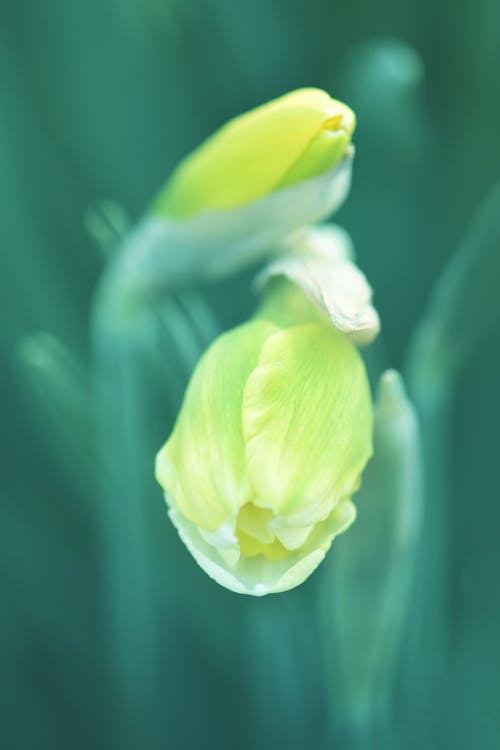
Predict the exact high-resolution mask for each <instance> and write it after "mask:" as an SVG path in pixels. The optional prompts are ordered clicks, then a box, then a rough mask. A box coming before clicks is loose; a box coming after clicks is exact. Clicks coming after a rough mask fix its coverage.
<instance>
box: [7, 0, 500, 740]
mask: <svg viewBox="0 0 500 750" xmlns="http://www.w3.org/2000/svg"><path fill="white" fill-rule="evenodd" d="M499 33H500V5H499V4H498V2H496V0H474V2H473V0H462V1H461V2H460V3H459V4H457V3H452V2H446V1H444V0H441V2H437V3H436V2H430V1H428V0H424V1H423V2H420V3H409V2H395V1H394V0H385V1H384V2H378V3H369V2H366V1H363V0H357V1H356V2H351V3H340V2H326V1H325V0H311V1H310V2H309V3H307V4H306V3H302V2H300V3H299V2H297V1H296V0H287V1H286V2H285V0H254V1H253V2H251V3H250V2H248V3H242V2H238V1H235V0H207V2H202V1H201V0H200V1H199V2H195V0H187V1H186V2H181V0H176V1H175V2H173V1H172V2H166V1H165V0H142V1H140V0H99V1H96V0H87V1H86V2H83V1H81V2H78V1H77V0H51V2H41V1H39V0H33V1H32V2H30V3H18V2H14V0H11V1H9V0H2V2H1V4H0V96H1V102H2V104H1V111H2V114H1V118H0V242H1V262H2V267H1V276H0V284H1V297H0V304H1V315H0V336H1V339H0V344H1V354H2V368H1V372H0V378H1V393H2V406H1V427H2V457H3V462H2V476H1V485H0V492H1V495H0V498H1V499H0V587H1V588H0V591H1V615H0V660H1V667H0V691H1V695H0V706H1V708H0V712H1V714H2V716H1V721H0V744H1V746H2V747H5V748H9V750H10V748H22V749H23V750H24V749H25V748H37V749H38V748H50V749H51V750H54V749H56V748H57V749H59V748H67V747H71V748H90V747H95V748H100V747H107V748H110V747H112V748H120V750H121V749H122V748H139V747H141V748H198V747H210V748H211V747H213V748H221V749H222V748H235V747H238V748H262V750H266V749H267V748H271V747H274V746H275V745H276V744H279V745H281V746H283V747H288V748H304V747H308V748H311V750H312V749H313V748H318V750H319V749H320V748H329V747H337V748H344V747H346V748H347V747H350V746H351V745H350V743H351V742H352V739H351V738H349V737H346V736H344V734H343V729H342V727H341V726H339V722H337V721H336V706H337V702H339V703H340V700H339V699H338V696H336V695H335V691H333V694H331V693H329V691H328V672H329V671H330V670H333V671H334V670H335V663H333V664H332V663H330V662H328V664H326V662H325V657H324V651H323V647H322V645H321V643H322V641H321V638H322V637H324V634H323V636H321V635H320V626H319V625H318V618H317V615H316V610H315V606H316V605H315V601H316V594H317V590H318V586H319V585H320V584H319V582H320V579H321V576H322V575H324V573H323V571H322V569H320V570H319V571H318V572H317V573H316V574H314V575H313V576H312V578H311V579H310V580H309V581H308V582H307V583H306V584H304V585H303V586H302V587H300V588H299V589H297V590H295V591H292V592H289V593H287V594H283V595H280V596H274V597H269V598H267V599H265V600H257V599H256V600H253V599H246V598H242V597H238V596H237V595H235V594H232V593H230V592H228V591H225V590H223V589H221V588H219V587H217V586H216V585H215V584H213V583H212V582H211V581H210V580H209V579H208V578H207V577H206V576H205V575H204V574H203V573H202V572H201V571H200V570H199V569H198V568H197V566H196V565H195V563H194V562H193V560H192V559H191V558H190V556H189V555H188V553H187V552H186V551H185V549H184V548H183V547H182V545H181V543H180V542H179V540H178V539H177V536H176V534H175V532H174V530H173V529H172V528H171V526H170V523H169V521H168V519H167V518H166V515H165V512H164V507H163V502H162V497H161V492H160V490H159V488H158V487H156V485H155V483H154V480H153V478H152V476H151V465H152V460H153V456H154V452H155V450H156V448H157V447H159V446H160V445H161V443H162V441H163V440H164V439H165V437H166V436H167V434H168V431H169V429H170V428H171V425H172V421H173V418H174V414H175V408H172V406H170V407H169V406H168V405H167V403H166V400H165V399H164V400H161V399H159V400H158V403H156V402H155V403H153V404H151V403H149V406H148V409H149V411H150V412H152V416H151V414H150V415H149V417H150V421H149V424H150V425H151V429H150V430H148V433H147V439H146V440H145V442H142V443H141V444H140V445H139V446H137V445H136V446H131V447H130V449H129V453H128V454H125V453H124V454H123V456H121V455H120V456H119V457H118V462H119V463H120V461H121V462H122V464H123V467H127V466H130V465H131V464H133V465H134V467H135V470H136V474H137V475H138V476H139V477H140V482H139V484H138V488H139V489H138V490H137V492H135V494H134V493H132V494H133V496H134V497H135V499H136V502H137V505H138V508H139V511H138V514H139V516H140V519H141V520H140V523H137V524H134V523H133V522H132V523H130V524H129V525H127V524H126V523H122V522H121V520H120V489H119V488H118V487H117V490H116V493H114V497H113V501H112V504H111V505H110V508H111V511H112V512H105V513H103V509H102V507H101V505H100V496H99V492H98V490H97V486H98V484H99V474H100V473H101V471H102V470H101V469H100V468H99V466H98V463H97V458H96V451H95V436H94V433H93V431H92V424H90V422H91V415H90V412H91V409H90V397H89V400H88V401H85V398H83V400H82V396H81V393H82V391H81V390H78V392H76V391H75V390H74V389H73V386H68V381H67V379H66V375H64V374H63V375H61V376H60V377H59V376H58V374H57V372H55V371H54V368H53V367H52V366H47V367H46V366H45V365H44V362H43V361H40V359H39V358H38V359H37V357H39V356H40V355H39V350H37V352H38V354H37V355H36V357H35V359H33V356H34V355H30V356H28V357H26V346H27V343H26V341H27V340H26V338H25V337H27V336H30V335H32V334H33V333H34V332H37V331H46V332H48V333H50V334H51V335H53V336H55V337H56V338H57V339H58V340H59V341H60V342H62V345H63V346H64V347H67V350H69V353H70V354H71V356H74V357H75V358H76V363H75V362H73V360H71V361H72V364H71V367H72V368H73V367H74V368H76V370H78V373H77V377H78V378H80V377H81V380H82V383H83V387H84V388H86V387H87V386H88V383H87V382H86V378H87V376H86V374H85V373H86V371H87V369H88V366H89V363H90V360H91V352H90V349H91V347H90V338H89V315H90V306H91V299H92V293H93V290H94V289H95V286H96V282H97V279H98V277H99V274H100V273H101V270H102V268H103V265H104V253H103V251H102V248H101V247H99V243H98V242H96V238H95V224H92V219H90V220H89V214H88V211H89V209H90V208H91V207H92V206H95V205H96V204H97V203H98V202H99V201H101V200H103V199H105V200H110V201H113V202H116V203H117V204H118V205H119V206H121V207H122V208H123V210H124V212H125V215H126V216H128V217H129V220H130V221H131V222H133V221H135V220H136V219H137V218H138V217H139V216H140V215H141V213H142V212H143V211H144V210H145V209H146V208H147V206H148V205H149V203H150V201H151V199H152V197H153V196H154V194H155V192H156V191H157V190H158V189H159V187H160V186H161V184H162V183H163V181H164V180H165V178H166V177H167V175H168V173H169V172H170V170H171V169H172V167H173V166H174V165H175V164H176V163H177V162H178V160H179V159H180V158H182V157H183V156H184V155H185V154H187V153H188V152H189V151H190V150H191V149H192V148H193V147H194V146H196V145H197V144H198V143H199V142H200V141H201V140H202V139H203V138H205V137H206V136H207V135H209V134H210V133H211V132H212V131H213V130H214V129H215V128H216V127H218V126H219V125H221V124H222V123H223V122H224V121H225V120H226V119H227V118H229V117H230V116H233V115H235V114H237V113H239V112H241V111H244V110H245V109H248V108H249V107H252V106H254V105H257V104H260V103H261V102H263V101H265V100H267V99H270V98H272V97H274V96H277V95H279V94H281V93H284V92H285V91H287V90H290V89H293V88H296V87H299V86H304V85H314V86H320V87H323V88H325V89H327V90H328V91H329V92H330V93H332V94H333V95H334V96H336V97H338V98H341V99H343V100H345V101H346V102H347V103H349V104H350V105H351V106H352V107H353V108H354V109H355V110H356V112H357V115H358V129H357V132H356V137H355V143H356V147H357V155H356V160H355V169H354V176H353V188H352V191H351V195H350V197H349V199H348V201H347V203H346V204H345V206H344V207H343V208H342V209H341V211H340V213H339V214H338V216H337V217H336V221H338V222H339V223H341V224H343V225H344V226H345V227H346V228H347V229H348V230H349V231H350V232H351V234H352V236H353V239H354V242H355V246H356V249H357V254H358V259H359V262H360V265H361V267H362V268H363V269H364V270H365V272H366V274H367V276H368V278H369V279H370V282H371V283H372V285H373V287H374V289H375V301H376V305H377V308H378V310H379V312H380V315H381V319H382V325H383V337H382V340H381V343H380V344H378V345H377V348H376V350H375V354H373V355H372V357H373V360H374V361H377V364H376V365H375V364H372V365H371V367H372V370H373V372H374V373H376V372H377V371H378V369H380V367H387V366H394V367H397V368H403V369H404V366H405V365H404V363H405V353H406V351H407V346H408V343H409V341H410V338H411V335H412V331H413V329H414V327H415V325H416V324H417V323H418V321H419V319H420V318H421V316H422V315H423V314H424V311H425V310H426V305H427V302H428V300H429V298H430V295H431V291H432V289H433V286H434V284H435V282H436V280H437V279H438V278H439V275H440V273H441V271H442V270H443V269H444V268H445V267H446V263H447V261H448V259H449V258H450V257H452V255H453V253H454V252H455V249H456V247H457V245H458V243H459V242H460V238H461V237H462V236H463V233H464V231H465V230H466V227H467V225H468V223H469V221H470V220H471V218H472V216H473V215H474V212H475V210H476V209H477V208H478V207H479V206H480V204H481V202H482V200H483V198H484V196H485V195H486V194H487V192H488V191H489V190H490V189H491V188H492V186H493V184H494V183H495V181H496V180H497V179H498V176H499V162H500V157H499V154H500V151H499V147H498V123H499V122H500V97H499V96H498V90H499V71H500V45H499V44H498V38H499ZM499 211H500V209H499ZM92 227H94V230H93V231H92ZM89 228H90V230H91V231H89ZM101 244H102V243H101ZM498 252H499V253H500V242H499V244H498ZM254 271H255V269H251V270H249V271H246V272H243V273H242V274H241V275H239V276H238V277H236V278H233V279H229V280H226V281H224V282H219V283H217V284H210V285H205V286H204V287H203V288H202V289H201V290H200V292H201V293H203V294H204V296H205V299H206V300H207V301H208V303H209V304H210V305H211V306H212V309H213V311H214V314H215V316H216V318H217V320H218V321H219V324H220V326H221V327H222V328H227V327H229V326H230V325H234V324H236V323H237V322H239V321H241V320H243V319H244V317H245V316H246V315H248V314H249V313H250V312H251V310H252V309H253V305H254V298H253V296H252V292H251V290H250V286H249V280H250V279H251V278H252V277H253V274H254ZM497 272H498V266H497ZM491 273H493V271H492V272H491ZM484 278H485V289H486V287H488V289H489V290H490V291H488V293H492V292H491V289H490V287H491V285H492V277H491V274H490V273H489V272H488V271H486V272H485V276H484ZM493 278H498V280H499V281H500V277H499V276H498V275H497V276H496V277H493ZM495 288H496V283H493V289H495ZM463 303H464V306H466V305H467V303H468V299H467V298H466V297H465V296H464V299H463ZM475 315H481V310H480V309H479V307H478V306H477V305H476V304H474V305H472V307H471V310H470V317H472V319H474V316H475ZM499 335H500V327H499V324H498V320H497V319H495V320H493V321H492V324H491V326H490V327H489V329H488V335H486V336H483V337H481V340H480V343H479V344H478V346H477V348H476V349H475V352H474V356H473V357H471V358H469V359H468V360H467V362H466V364H465V366H464V367H463V368H462V369H461V371H460V376H459V379H458V384H457V388H456V390H454V389H453V391H452V389H451V386H450V398H452V408H451V417H450V419H451V421H450V423H449V425H448V427H449V429H448V432H447V436H446V440H445V442H444V443H443V444H441V446H440V448H441V449H442V461H443V463H445V464H446V469H447V473H448V480H449V510H450V512H449V514H448V517H447V523H446V528H447V533H448V538H449V547H448V553H447V560H448V563H449V565H448V567H447V571H446V588H445V593H444V597H443V599H442V601H441V605H442V608H443V611H444V612H445V625H444V631H443V632H444V635H443V638H442V639H441V640H440V641H439V643H437V644H434V648H432V649H430V650H429V649H428V648H427V646H425V644H423V643H422V642H421V641H419V639H418V638H417V639H416V640H415V638H412V637H410V635H409V633H410V630H411V627H407V631H408V632H407V633H406V631H405V633H406V635H404V640H403V647H402V652H401V655H400V658H399V659H398V668H397V674H396V678H395V683H394V687H393V691H392V701H391V716H392V719H391V730H390V733H387V731H386V730H384V732H382V733H381V734H380V736H379V735H378V734H377V733H375V736H374V738H372V740H371V742H372V745H366V746H367V747H369V746H373V747H381V748H386V747H395V748H419V749H420V748H471V747H478V748H482V749H484V750H490V748H491V750H493V749H494V748H497V747H498V746H499V736H500V688H499V685H498V675H499V673H500V648H499V639H498V633H499V632H500V602H499V596H498V590H499V589H498V570H499V566H500V545H499V544H498V529H499V526H500V510H499V503H498V501H499V500H500V487H499V480H498V447H499V429H498V424H499V420H500V399H499V398H498V384H499V382H500V355H499V346H498V341H499ZM453 336H456V338H457V340H460V337H461V329H460V328H459V327H457V329H456V330H454V331H453ZM29 341H31V339H30V340H28V351H29ZM23 342H24V343H23ZM50 342H51V343H50V344H49V349H50V347H53V346H54V343H53V341H52V339H51V340H50ZM55 346H56V348H57V346H58V345H57V344H56V345H55ZM42 350H43V352H45V353H46V349H43V347H42ZM31 351H32V350H31ZM51 351H52V350H51ZM57 351H58V352H59V350H57ZM64 351H65V352H66V350H64ZM23 353H24V354H23ZM57 356H59V355H57ZM60 356H61V357H62V359H63V360H64V361H65V362H66V359H65V358H67V357H68V356H69V355H68V354H66V353H64V354H63V355H60ZM160 356H161V357H162V358H163V360H164V362H165V369H166V370H170V371H173V372H176V378H177V380H176V383H177V385H176V388H177V390H175V388H173V387H172V388H171V389H170V394H171V400H170V404H171V403H172V402H174V403H175V402H176V403H179V399H180V393H181V392H182V388H183V386H184V385H185V382H186V379H187V375H188V373H187V372H186V371H184V370H181V369H180V367H179V365H178V361H177V356H176V350H175V345H174V344H173V343H172V342H168V341H166V342H165V343H164V350H162V351H161V352H160ZM42 360H43V356H42ZM27 361H28V366H27V364H26V362H27ZM30 363H31V365H30ZM80 366H81V368H82V369H81V372H80V370H79V369H78V368H79V367H80ZM47 372H48V375H47ZM72 372H73V370H72ZM44 373H45V375H44ZM136 375H137V372H136ZM158 377H159V378H161V377H163V375H162V374H159V375H158ZM144 382H145V383H146V385H144V384H143V385H142V386H141V378H140V377H139V376H138V377H137V379H136V382H135V385H134V388H135V393H136V397H137V400H140V399H143V400H146V399H147V395H148V394H147V393H146V394H145V393H144V389H145V388H146V387H149V385H148V384H147V381H144ZM48 383H49V384H48ZM50 383H52V389H51V386H50ZM169 388H170V386H169ZM60 403H63V405H62V406H61V405H60ZM68 414H71V415H72V420H69V419H68V418H67V415H68ZM124 471H125V468H124ZM434 500H435V499H434ZM434 500H433V501H434ZM108 510H109V509H108ZM424 532H425V526H424ZM110 539H112V541H110ZM427 543H428V540H427V536H426V534H425V533H424V535H423V537H422V539H421V542H420V545H421V550H420V554H421V555H423V557H424V558H425V556H426V554H427V552H426V549H427V548H426V544H427ZM333 554H334V550H332V555H333ZM110 558H112V564H111V565H109V564H108V562H109V559H110ZM417 577H418V571H417ZM417 590H418V584H417ZM115 598H116V599H118V600H119V605H117V607H115V606H114V604H113V602H114V601H115ZM419 601H420V602H421V607H424V608H425V607H426V606H428V610H427V611H426V612H425V613H424V617H427V619H430V620H432V617H433V609H432V607H431V605H430V604H429V603H427V604H426V597H425V595H424V596H422V597H421V599H420V600H419ZM110 611H112V614H110ZM117 613H118V614H117ZM333 637H334V634H333V633H332V638H333ZM409 664H411V675H412V678H411V680H408V675H409V674H410V671H409V670H410V666H408V665H409ZM332 716H333V724H334V726H333V727H332V720H331V717H332Z"/></svg>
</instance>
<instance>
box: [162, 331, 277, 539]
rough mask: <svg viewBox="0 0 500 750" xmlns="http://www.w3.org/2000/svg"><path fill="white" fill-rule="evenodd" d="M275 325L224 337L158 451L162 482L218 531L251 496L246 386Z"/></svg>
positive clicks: (186, 510) (189, 513) (203, 363)
mask: <svg viewBox="0 0 500 750" xmlns="http://www.w3.org/2000/svg"><path fill="white" fill-rule="evenodd" d="M275 330H276V329H275V327H274V326H272V325H271V324H269V323H265V322H263V321H253V322H251V323H248V324H246V325H243V326H240V327H239V328H236V329H234V330H233V331H230V332H229V333H226V334H224V335H223V336H221V337H219V338H218V339H217V341H215V343H214V344H213V345H212V346H211V347H210V348H209V349H208V351H207V352H206V353H205V355H204V356H203V357H202V359H201V360H200V363H199V364H198V366H197V368H196V370H195V372H194V375H193V377H192V379H191V382H190V384H189V387H188V390H187V393H186V396H185V398H184V403H183V405H182V408H181V411H180V414H179V417H178V420H177V423H176V425H175V428H174V431H173V433H172V435H171V437H170V439H169V440H168V442H167V443H166V445H165V446H164V447H163V448H162V449H161V451H160V452H159V454H158V457H157V462H156V473H157V478H158V481H159V482H160V484H161V485H162V486H163V488H164V489H166V490H167V491H168V492H169V494H170V495H171V496H172V497H173V498H174V501H175V504H176V507H178V508H179V510H180V512H181V513H183V515H184V516H185V517H186V518H189V519H190V520H191V521H193V522H194V523H196V524H198V526H200V527H202V528H203V529H205V530H207V531H211V532H214V531H216V530H217V529H219V527H221V526H222V525H223V524H225V523H226V522H227V521H228V519H231V518H235V517H236V514H237V512H238V510H239V508H240V507H241V506H242V505H244V504H245V502H247V500H249V499H250V498H249V493H250V487H249V485H248V481H247V479H246V468H245V446H244V442H243V433H242V424H241V405H242V399H243V388H244V385H245V383H246V380H247V378H248V376H249V374H250V372H251V371H252V369H253V368H254V367H255V365H256V363H257V361H258V357H259V353H260V350H261V348H262V345H263V343H264V341H265V339H266V337H267V336H268V335H269V334H270V333H272V332H273V331H275Z"/></svg>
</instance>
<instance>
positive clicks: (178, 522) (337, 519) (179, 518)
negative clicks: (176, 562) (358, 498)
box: [167, 497, 356, 596]
mask: <svg viewBox="0 0 500 750" xmlns="http://www.w3.org/2000/svg"><path fill="white" fill-rule="evenodd" d="M167 502H169V498H168V497H167ZM169 516H170V518H171V519H172V522H173V523H174V525H175V527H176V528H177V531H178V532H179V536H180V537H181V539H182V541H183V542H184V544H185V545H186V547H187V548H188V550H189V551H190V552H191V554H192V556H193V557H194V559H195V560H196V562H197V563H198V565H199V566H200V567H201V568H202V569H203V570H204V571H205V573H207V574H208V575H209V576H210V577H211V578H213V579H214V581H216V582H217V583H219V584H220V585H221V586H224V587H225V588H227V589H230V590H231V591H235V592H236V593H238V594H250V595H252V596H263V595H264V594H272V593H278V592H280V591H287V590H288V589H292V588H294V587H295V586H298V585H299V584H300V583H302V582H303V581H305V579H306V578H307V577H308V576H309V575H310V574H311V573H312V572H313V570H315V568H317V566H318V565H319V564H320V562H321V561H322V560H323V558H324V556H325V554H326V552H327V551H328V549H329V547H330V544H331V542H332V540H333V538H334V537H335V536H336V535H337V534H340V533H341V532H342V531H344V530H345V529H346V528H347V527H348V526H350V524H351V523H352V522H353V521H354V519H355V517H356V509H355V507H354V505H353V504H352V503H351V501H350V500H343V501H342V502H341V503H339V505H338V506H337V507H336V508H335V509H334V510H333V511H332V513H331V515H330V516H329V517H328V519H327V520H326V521H324V522H323V523H321V524H318V525H317V527H316V528H315V529H314V530H313V531H312V533H311V534H310V537H309V538H308V540H307V542H306V544H305V545H304V547H302V548H301V549H300V550H297V551H296V552H293V553H291V554H290V555H289V556H288V557H286V558H285V559H282V560H274V561H270V560H266V559H265V558H264V557H263V556H262V555H257V556H256V557H244V556H241V557H240V559H239V562H238V563H237V564H236V565H235V566H234V567H233V566H232V565H228V564H227V563H225V562H224V560H223V559H222V558H221V556H220V555H219V553H218V550H217V548H216V547H213V546H212V545H211V544H209V543H208V542H207V541H206V539H204V538H203V536H202V534H201V533H200V530H199V529H198V527H197V526H196V525H195V524H193V523H191V521H188V520H187V519H186V518H185V517H184V516H183V515H182V514H181V513H179V511H178V510H176V509H175V508H174V507H170V509H169Z"/></svg>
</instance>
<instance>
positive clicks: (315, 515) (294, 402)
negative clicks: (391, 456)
mask: <svg viewBox="0 0 500 750" xmlns="http://www.w3.org/2000/svg"><path fill="white" fill-rule="evenodd" d="M371 452H372V405H371V397H370V390H369V385H368V380H367V376H366V371H365V367H364V364H363V361H362V359H361V357H360V355H359V353H358V351H357V349H356V347H355V346H354V344H353V343H352V341H351V340H350V339H349V338H348V336H346V335H345V334H344V333H343V332H342V331H340V330H339V329H338V328H337V327H336V326H335V325H332V322H331V320H330V319H328V318H327V316H326V315H325V314H324V312H323V311H322V310H321V309H320V308H319V307H318V306H316V305H315V304H313V303H312V302H311V301H310V300H309V299H308V298H307V297H306V295H305V294H304V293H303V291H302V290H301V289H300V287H299V286H297V285H296V284H294V283H292V282H291V281H289V280H288V279H286V278H276V279H274V280H273V281H272V282H270V283H269V285H268V286H267V289H266V298H265V300H264V304H263V306H262V308H261V309H260V311H259V312H258V313H257V315H256V317H255V318H254V319H253V320H251V321H250V322H248V323H246V324H244V325H242V326H240V327H238V328H235V329H234V330H232V331H230V332H228V333H226V334H224V335H222V336H220V337H219V338H218V339H217V340H216V341H215V342H214V344H212V346H211V347H210V348H209V349H208V351H207V352H206V353H205V355H204V356H203V357H202V359H201V361H200V363H199V364H198V367H197V368H196V370H195V372H194V375H193V377H192V379H191V382H190V384H189V387H188V389H187V393H186V396H185V399H184V403H183V405H182V409H181V412H180V414H179V417H178V420H177V423H176V425H175V428H174V431H173V433H172V435H171V437H170V439H169V440H168V441H167V443H166V444H165V446H164V447H163V448H162V449H161V451H160V452H159V454H158V457H157V463H156V473H157V478H158V481H159V482H160V484H161V485H162V486H163V488H164V489H165V492H166V499H167V502H168V505H169V507H170V517H171V519H172V521H173V523H174V524H175V526H176V527H177V529H178V531H179V534H180V536H181V538H182V540H183V541H184V542H185V544H186V546H187V547H188V549H189V550H190V552H191V553H192V555H193V556H194V558H195V559H196V561H197V562H198V563H199V565H200V566H201V567H202V568H203V569H204V570H205V571H206V572H207V573H208V574H209V575H210V576H211V577H212V578H214V579H215V580H216V581H217V582H218V583H220V584H221V585H223V586H225V587H227V588H229V589H231V590H233V591H236V592H239V593H246V594H253V595H257V596H260V595H263V594H267V593H271V592H278V591H285V590H287V589H290V588H293V587H294V586H297V585H298V584H299V583H301V582H302V581H304V580H305V579H306V578H307V577H308V576H309V575H310V573H312V571H313V570H314V569H315V568H316V567H317V565H318V564H319V563H320V562H321V560H322V559H323V557H324V555H325V553H326V552H327V550H328V549H329V547H330V544H331V542H332V540H333V538H334V537H335V536H336V535H337V534H339V533H341V532H342V531H344V530H345V529H346V528H347V527H348V526H349V525H350V524H351V523H352V521H353V520H354V518H355V515H356V511H355V507H354V505H353V503H352V501H351V497H352V495H353V493H354V492H355V491H356V490H357V489H358V487H359V484H360V478H361V473H362V471H363V469H364V466H365V464H366V462H367V461H368V459H369V457H370V455H371Z"/></svg>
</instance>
